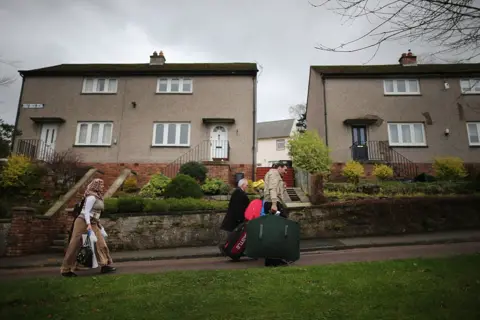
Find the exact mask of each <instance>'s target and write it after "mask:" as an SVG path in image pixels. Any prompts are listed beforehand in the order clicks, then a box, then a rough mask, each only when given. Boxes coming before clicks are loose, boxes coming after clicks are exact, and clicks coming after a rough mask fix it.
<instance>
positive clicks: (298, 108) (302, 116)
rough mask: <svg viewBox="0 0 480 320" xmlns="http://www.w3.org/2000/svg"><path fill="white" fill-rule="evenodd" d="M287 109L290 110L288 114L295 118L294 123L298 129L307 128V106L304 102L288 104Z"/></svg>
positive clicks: (303, 129)
mask: <svg viewBox="0 0 480 320" xmlns="http://www.w3.org/2000/svg"><path fill="white" fill-rule="evenodd" d="M288 111H289V112H290V116H291V117H293V118H295V119H296V120H297V123H296V124H295V125H296V127H297V129H298V131H300V132H304V131H305V130H307V106H306V105H305V104H304V103H299V104H296V105H294V106H290V108H289V109H288Z"/></svg>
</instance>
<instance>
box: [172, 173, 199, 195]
mask: <svg viewBox="0 0 480 320" xmlns="http://www.w3.org/2000/svg"><path fill="white" fill-rule="evenodd" d="M164 196H165V198H178V199H181V198H195V199H200V198H202V197H203V192H202V188H201V187H200V185H199V184H198V183H197V182H196V181H195V179H194V178H192V177H190V176H188V175H185V174H179V175H177V176H176V177H175V178H173V179H172V181H171V182H170V183H169V184H168V185H167V187H166V188H165V193H164Z"/></svg>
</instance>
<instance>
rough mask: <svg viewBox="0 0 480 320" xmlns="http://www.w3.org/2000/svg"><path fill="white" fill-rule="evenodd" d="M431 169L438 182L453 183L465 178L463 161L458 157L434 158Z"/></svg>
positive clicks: (465, 172) (465, 171)
mask: <svg viewBox="0 0 480 320" xmlns="http://www.w3.org/2000/svg"><path fill="white" fill-rule="evenodd" d="M433 169H434V170H435V174H436V176H437V178H438V179H439V180H447V181H455V180H460V179H463V178H465V177H466V176H467V170H466V169H465V166H464V164H463V160H462V159H460V158H458V157H445V158H435V159H434V162H433Z"/></svg>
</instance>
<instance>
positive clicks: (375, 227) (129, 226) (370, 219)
mask: <svg viewBox="0 0 480 320" xmlns="http://www.w3.org/2000/svg"><path fill="white" fill-rule="evenodd" d="M224 215H225V213H223V212H213V213H212V212H209V213H205V212H203V213H200V212H199V213H185V214H169V215H162V214H158V215H151V214H150V215H141V214H130V215H122V216H120V215H116V216H115V217H111V218H104V219H102V223H103V225H104V226H105V229H106V231H107V232H108V234H109V236H108V239H107V242H108V244H109V247H110V248H111V250H114V251H115V250H142V249H156V248H172V247H184V246H205V245H216V244H218V243H219V241H220V240H221V239H222V240H223V235H222V234H221V232H220V230H219V226H220V224H221V221H222V219H223V217H224ZM290 219H292V220H295V221H297V222H299V224H300V228H301V238H302V239H310V238H334V237H357V236H372V235H389V234H402V233H417V232H429V231H445V230H455V229H467V228H480V197H473V196H471V197H441V198H439V197H431V198H404V199H385V200H364V201H356V202H350V203H330V204H327V205H322V206H314V207H307V208H298V209H297V208H295V209H292V210H290Z"/></svg>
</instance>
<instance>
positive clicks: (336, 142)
mask: <svg viewBox="0 0 480 320" xmlns="http://www.w3.org/2000/svg"><path fill="white" fill-rule="evenodd" d="M407 68H415V66H412V67H407ZM388 77H389V78H393V79H395V78H418V79H419V83H420V92H421V94H420V95H416V96H412V95H410V96H409V95H403V96H402V95H397V96H388V95H385V94H384V87H383V80H384V77H381V76H379V77H377V78H350V79H349V78H346V77H342V78H331V77H329V76H328V75H327V76H326V77H325V80H324V81H322V75H321V74H320V73H319V72H317V71H316V70H315V69H314V68H313V67H312V68H310V80H309V89H308V98H307V106H308V108H307V120H308V128H309V129H313V130H317V131H318V133H319V135H320V136H321V137H323V138H324V139H327V141H328V145H329V147H330V148H331V150H332V152H331V157H332V160H333V161H334V163H335V164H334V169H335V170H339V169H340V168H341V167H343V165H344V164H345V163H346V162H347V161H348V160H351V159H352V156H351V146H352V131H351V126H348V125H345V124H344V123H343V121H344V120H345V119H347V118H348V119H352V118H361V117H365V116H367V115H374V116H378V117H380V118H381V119H383V123H382V124H381V125H380V126H376V125H370V126H367V140H370V141H388V132H387V123H388V122H423V123H424V126H425V135H426V141H427V146H426V147H395V148H393V149H394V150H395V151H397V152H398V153H400V154H402V155H403V156H405V157H406V158H407V159H409V160H410V161H412V162H414V163H416V164H417V167H418V171H419V173H420V172H429V173H432V162H433V159H434V158H435V157H441V156H457V157H460V158H462V159H463V160H464V162H465V163H466V164H469V165H473V166H478V165H479V164H480V148H478V147H477V148H475V147H472V146H469V142H468V136H467V127H466V122H467V121H474V122H477V121H480V115H479V113H478V108H479V107H478V106H480V95H471V94H470V95H468V94H461V89H460V78H459V77H443V76H442V77H440V76H438V77H433V76H423V77H422V76H421V75H419V76H417V75H415V76H411V75H410V76H406V75H403V76H402V75H398V76H393V75H390V76H388ZM444 81H447V82H448V83H449V84H450V89H448V90H445V88H444ZM324 89H325V95H324V93H323V90H324ZM324 97H325V98H326V99H325V100H324ZM325 101H326V103H325ZM457 103H460V104H461V105H463V108H461V109H462V110H461V111H459V107H458V104H457ZM325 106H326V107H325ZM425 112H428V113H429V114H430V116H431V118H432V122H433V123H432V124H431V125H429V124H428V123H426V119H425V117H424V115H423V114H422V113H425ZM460 113H462V116H460ZM447 128H448V129H449V131H450V134H449V135H448V136H446V135H445V134H444V133H445V129H447ZM326 130H327V132H326ZM370 167H371V166H368V165H367V168H366V169H367V170H366V171H367V174H368V172H370V171H371V169H372V168H370Z"/></svg>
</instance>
